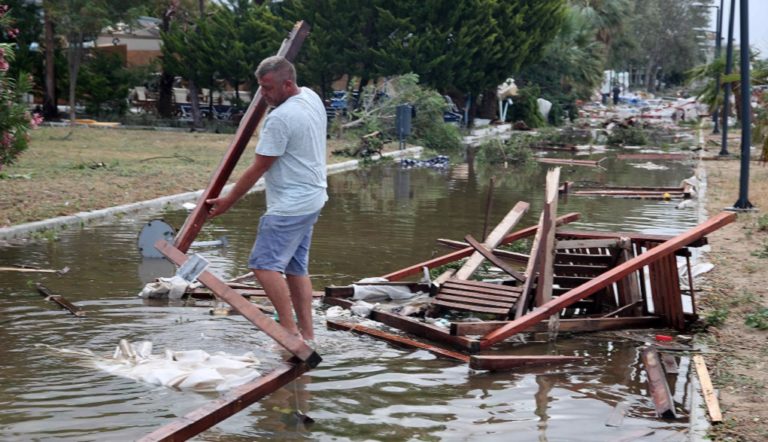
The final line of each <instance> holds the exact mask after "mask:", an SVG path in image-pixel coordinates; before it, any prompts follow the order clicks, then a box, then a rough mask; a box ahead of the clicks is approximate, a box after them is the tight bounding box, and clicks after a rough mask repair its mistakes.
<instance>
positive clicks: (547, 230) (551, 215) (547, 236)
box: [515, 167, 560, 327]
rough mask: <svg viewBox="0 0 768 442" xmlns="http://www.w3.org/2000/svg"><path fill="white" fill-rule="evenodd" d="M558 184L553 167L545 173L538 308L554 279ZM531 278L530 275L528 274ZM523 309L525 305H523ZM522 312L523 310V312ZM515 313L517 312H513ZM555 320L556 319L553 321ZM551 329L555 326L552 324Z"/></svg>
mask: <svg viewBox="0 0 768 442" xmlns="http://www.w3.org/2000/svg"><path fill="white" fill-rule="evenodd" d="M559 183H560V168H559V167H555V168H553V169H550V170H549V171H547V179H546V187H545V190H544V210H542V211H541V226H540V227H539V232H541V244H540V247H539V253H540V254H541V256H540V257H539V260H538V268H536V271H537V273H538V274H539V277H538V279H537V280H536V303H535V304H536V306H537V307H538V306H540V305H542V304H544V303H546V302H547V301H549V300H550V299H552V281H553V278H554V264H555V250H554V248H555V218H556V217H557V187H558V184H559ZM528 277H531V274H530V273H529V274H528ZM525 294H526V292H525V291H523V296H521V300H522V301H523V304H525V296H524V295H525ZM523 308H525V305H523ZM523 311H524V310H523ZM515 313H517V312H515ZM555 320H556V319H555ZM552 325H553V327H554V325H555V324H552Z"/></svg>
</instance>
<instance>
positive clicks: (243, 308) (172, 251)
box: [155, 239, 322, 367]
mask: <svg viewBox="0 0 768 442" xmlns="http://www.w3.org/2000/svg"><path fill="white" fill-rule="evenodd" d="M155 247H156V248H157V250H159V251H160V253H162V254H163V255H165V257H166V258H168V259H169V260H171V262H173V263H174V264H176V265H177V266H181V265H182V264H184V263H185V262H187V259H188V258H187V255H185V254H184V253H182V252H181V251H180V250H179V249H177V248H175V247H174V246H172V245H171V244H169V243H168V242H166V241H165V240H162V239H161V240H159V241H158V242H157V243H155ZM197 280H198V281H200V282H201V283H202V284H203V285H205V286H206V287H208V288H209V289H211V291H212V292H213V293H215V294H216V295H217V296H218V297H219V298H221V299H222V300H224V301H225V302H226V303H227V304H229V305H231V306H232V308H234V309H235V310H237V311H238V312H240V314H241V315H243V316H245V318H246V319H248V320H249V321H251V323H252V324H253V325H255V326H256V327H258V328H259V329H260V330H261V331H263V332H264V333H266V334H267V335H268V336H269V337H270V338H272V339H274V340H275V341H277V343H278V344H280V345H282V346H283V347H284V348H285V349H286V350H288V351H289V352H291V353H292V354H294V355H296V357H297V358H299V359H301V360H302V361H304V362H306V363H307V364H309V366H310V367H315V366H316V365H317V364H319V363H320V361H321V360H322V358H320V355H318V354H317V353H316V352H315V350H313V349H312V347H310V346H308V345H307V343H306V342H304V341H303V340H302V339H301V338H299V337H297V336H294V335H292V334H290V333H288V331H287V330H286V329H285V327H283V326H282V325H280V324H278V323H277V322H275V321H274V320H273V319H272V318H270V317H269V316H267V315H265V314H264V313H262V312H261V310H259V308H258V307H256V306H255V305H253V304H252V303H251V302H250V301H248V300H247V299H245V298H243V297H242V296H241V295H240V294H239V293H237V292H236V291H235V290H234V289H232V288H230V287H229V286H228V285H227V283H225V282H224V281H222V280H221V279H219V278H218V277H217V276H216V275H214V274H213V273H211V272H209V271H207V270H206V271H204V272H203V273H201V274H200V276H198V278H197Z"/></svg>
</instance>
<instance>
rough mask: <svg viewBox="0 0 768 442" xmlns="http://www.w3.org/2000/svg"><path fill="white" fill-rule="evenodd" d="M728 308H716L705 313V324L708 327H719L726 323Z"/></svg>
mask: <svg viewBox="0 0 768 442" xmlns="http://www.w3.org/2000/svg"><path fill="white" fill-rule="evenodd" d="M728 313H730V312H729V311H728V309H727V308H716V309H714V310H712V311H710V312H707V314H706V315H704V325H705V326H707V327H719V326H721V325H723V323H725V320H726V318H728Z"/></svg>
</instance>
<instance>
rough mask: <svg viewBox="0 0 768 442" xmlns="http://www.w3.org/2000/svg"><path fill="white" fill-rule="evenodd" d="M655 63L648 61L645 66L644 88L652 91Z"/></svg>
mask: <svg viewBox="0 0 768 442" xmlns="http://www.w3.org/2000/svg"><path fill="white" fill-rule="evenodd" d="M654 67H655V63H653V62H651V61H649V62H648V64H647V65H646V66H645V90H647V91H648V92H653V91H654V90H655V87H656V75H654V74H655V73H656V72H655V69H654Z"/></svg>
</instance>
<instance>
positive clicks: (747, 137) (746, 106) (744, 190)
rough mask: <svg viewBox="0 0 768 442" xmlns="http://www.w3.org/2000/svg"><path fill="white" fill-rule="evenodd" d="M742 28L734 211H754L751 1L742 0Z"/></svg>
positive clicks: (740, 11) (740, 20) (740, 19)
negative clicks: (751, 187)
mask: <svg viewBox="0 0 768 442" xmlns="http://www.w3.org/2000/svg"><path fill="white" fill-rule="evenodd" d="M739 25H740V27H741V43H740V46H741V47H740V49H741V174H740V176H739V200H738V201H736V204H734V205H733V208H734V209H738V210H748V209H752V208H753V207H754V206H752V203H750V202H749V198H748V193H749V153H750V152H749V151H750V148H751V146H752V128H751V125H752V106H751V102H752V87H751V85H750V78H749V77H750V75H749V56H750V53H749V0H741V8H740V10H739Z"/></svg>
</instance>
